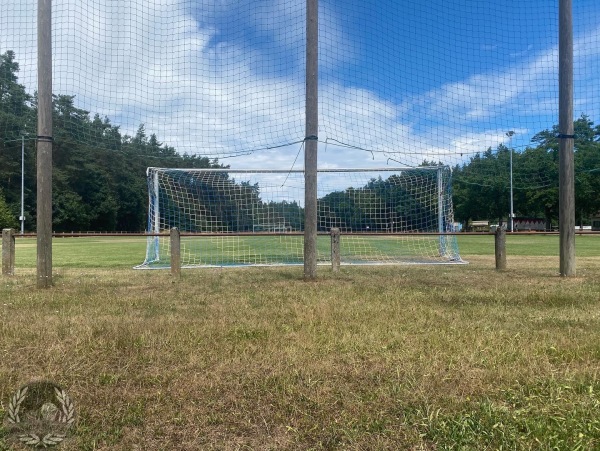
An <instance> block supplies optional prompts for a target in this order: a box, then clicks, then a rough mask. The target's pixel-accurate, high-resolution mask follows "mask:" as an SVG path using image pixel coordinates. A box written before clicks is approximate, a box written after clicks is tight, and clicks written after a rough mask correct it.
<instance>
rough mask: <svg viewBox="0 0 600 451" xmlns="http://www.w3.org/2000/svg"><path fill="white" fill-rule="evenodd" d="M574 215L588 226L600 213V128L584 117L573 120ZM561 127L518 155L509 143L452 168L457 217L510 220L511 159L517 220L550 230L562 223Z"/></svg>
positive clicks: (536, 138) (540, 136)
mask: <svg viewBox="0 0 600 451" xmlns="http://www.w3.org/2000/svg"><path fill="white" fill-rule="evenodd" d="M574 130H575V143H574V160H575V161H574V162H575V212H576V223H577V224H578V225H589V224H590V219H591V217H593V216H594V215H596V214H598V213H599V212H600V126H595V125H594V122H593V121H592V120H591V119H590V118H589V117H588V116H586V115H584V114H582V115H581V116H580V117H579V118H578V119H577V120H575V122H574ZM558 134H559V131H558V126H556V125H555V126H554V127H553V128H552V129H551V130H543V131H541V132H539V133H537V134H536V135H535V136H534V137H533V138H532V140H531V145H529V146H527V147H526V148H525V149H523V150H519V151H515V150H514V149H510V148H508V147H506V146H505V145H500V146H498V148H497V149H495V150H492V149H491V148H488V149H487V150H486V151H484V152H482V153H480V154H476V155H475V156H472V157H470V158H469V160H468V161H466V162H464V163H463V164H462V165H457V166H456V167H454V170H453V199H454V211H455V218H456V219H457V220H458V221H461V222H463V223H467V222H468V221H470V220H490V221H498V222H501V221H503V220H505V221H506V220H507V218H508V216H509V213H510V158H511V153H512V160H513V162H512V169H513V171H512V172H513V175H512V179H513V205H514V213H515V216H517V217H528V218H543V219H544V220H545V222H546V229H548V230H549V229H550V227H551V226H552V225H556V223H557V222H558V211H559V210H558V189H559V188H558V173H559V168H558V148H559V140H558Z"/></svg>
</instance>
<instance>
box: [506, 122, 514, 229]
mask: <svg viewBox="0 0 600 451" xmlns="http://www.w3.org/2000/svg"><path fill="white" fill-rule="evenodd" d="M514 134H515V132H514V131H512V130H511V131H509V132H506V136H508V151H509V152H510V154H509V155H510V220H509V222H510V225H509V229H510V231H511V232H514V231H515V230H514V221H515V213H514V209H513V150H512V145H511V144H512V137H513V135H514Z"/></svg>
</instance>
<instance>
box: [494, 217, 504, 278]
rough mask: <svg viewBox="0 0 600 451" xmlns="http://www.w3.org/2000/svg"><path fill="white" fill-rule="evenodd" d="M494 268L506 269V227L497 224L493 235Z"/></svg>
mask: <svg viewBox="0 0 600 451" xmlns="http://www.w3.org/2000/svg"><path fill="white" fill-rule="evenodd" d="M494 242H495V253H496V269H497V270H503V269H506V228H505V227H504V226H498V228H497V229H496V235H495V240H494Z"/></svg>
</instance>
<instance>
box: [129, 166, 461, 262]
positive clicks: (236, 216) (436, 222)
mask: <svg viewBox="0 0 600 451" xmlns="http://www.w3.org/2000/svg"><path fill="white" fill-rule="evenodd" d="M147 174H148V191H149V207H148V232H149V233H150V234H153V235H154V236H149V237H148V240H147V250H146V259H145V261H144V262H143V263H142V264H141V265H139V266H137V268H168V267H170V248H169V246H170V240H169V237H168V236H167V235H168V231H169V230H170V229H171V228H173V227H176V228H178V229H179V231H180V233H181V250H180V255H181V257H180V258H181V266H182V267H203V266H244V265H293V264H302V263H303V241H304V236H303V229H304V208H303V199H304V173H303V171H272V170H262V171H256V170H230V169H223V170H221V169H166V168H149V169H148V171H147ZM450 190H451V171H450V169H449V168H448V167H444V166H439V167H422V168H395V169H390V168H386V169H375V170H374V169H368V170H367V169H365V170H358V169H353V170H351V169H335V170H320V171H319V172H318V202H317V205H318V234H319V236H318V239H317V261H318V263H319V264H327V263H330V262H331V244H330V243H331V239H330V236H329V234H330V232H331V229H333V228H337V229H339V231H340V234H341V236H340V259H341V263H342V264H399V263H461V262H462V260H461V258H460V255H459V253H458V246H457V243H456V237H455V236H454V235H447V233H448V232H452V231H454V223H453V212H452V200H451V192H450ZM157 234H161V235H157Z"/></svg>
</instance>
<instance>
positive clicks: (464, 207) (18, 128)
mask: <svg viewBox="0 0 600 451" xmlns="http://www.w3.org/2000/svg"><path fill="white" fill-rule="evenodd" d="M18 72H19V65H18V63H17V62H16V60H15V54H14V52H12V51H10V50H9V51H7V52H5V53H4V54H0V130H1V135H0V228H6V227H13V228H18V226H19V222H18V217H19V212H20V204H21V145H22V137H23V136H25V174H24V176H25V190H24V196H25V202H24V209H25V217H26V222H25V227H26V230H34V229H35V219H36V211H35V204H36V200H35V198H36V164H35V159H36V152H35V139H33V137H35V135H36V131H35V127H36V111H37V99H36V96H35V94H34V95H29V94H28V93H27V92H26V90H25V87H24V86H23V85H21V84H19V82H18V76H17V74H18ZM53 122H54V132H53V134H54V141H55V142H54V146H53V181H52V185H53V193H52V201H53V229H54V230H55V231H58V232H61V231H66V232H69V231H82V230H93V231H107V232H108V231H132V232H137V231H142V230H145V229H146V226H147V208H148V190H147V181H146V169H147V167H148V166H161V167H172V168H211V167H212V168H214V167H223V166H222V165H220V164H219V162H218V160H216V159H212V160H211V159H209V158H208V157H203V156H198V155H186V154H184V155H181V154H179V153H178V152H177V150H176V149H175V148H173V147H171V146H169V145H167V144H164V143H161V142H159V141H158V139H157V137H156V135H155V134H149V135H148V132H147V131H146V129H145V127H144V125H143V124H141V125H140V126H139V128H138V129H137V132H136V134H135V135H134V136H129V135H127V134H123V133H122V132H121V131H120V127H119V126H118V125H113V124H112V123H111V122H110V120H109V119H108V118H106V117H105V118H101V117H100V116H99V115H98V114H95V115H93V117H92V116H91V115H90V112H88V111H85V110H83V109H80V108H77V107H76V106H75V96H70V95H55V96H53ZM574 126H575V154H574V157H575V174H576V177H575V197H576V199H575V203H576V208H575V210H576V215H577V218H576V221H577V224H589V222H590V219H591V217H592V216H594V215H595V214H597V213H598V212H600V125H598V126H596V125H594V123H593V121H592V120H591V119H590V118H589V117H588V116H586V115H584V114H582V115H581V117H579V118H578V119H577V120H576V121H574ZM557 135H558V127H557V126H554V127H553V128H552V129H551V130H543V131H541V132H539V133H537V134H536V135H535V136H534V137H533V138H532V140H531V146H528V147H526V148H525V149H523V150H519V151H515V150H514V149H510V148H508V147H506V146H504V145H500V146H498V147H497V149H495V150H492V149H491V148H488V149H487V150H485V151H483V152H481V153H479V154H476V155H474V156H472V157H470V158H469V160H468V161H465V162H463V163H462V164H457V165H456V166H455V167H454V168H453V176H452V179H453V186H452V189H453V193H452V199H453V204H454V218H455V220H456V221H459V222H463V223H465V224H466V223H468V222H469V221H471V220H481V219H484V220H490V221H502V220H503V219H505V218H507V217H508V214H509V205H510V189H509V186H510V180H509V160H510V154H511V152H512V154H513V155H512V157H513V181H514V190H513V191H514V195H513V199H514V212H515V215H516V216H524V217H539V218H544V220H545V221H546V224H547V227H548V228H549V227H550V225H551V224H552V223H555V222H556V221H557V220H558V139H557V138H556V137H557ZM424 165H431V163H427V162H424ZM232 183H234V182H232ZM384 185H385V184H384V183H383V181H382V182H379V185H378V184H377V183H375V184H374V187H375V188H380V187H381V186H384ZM248 188H249V187H246V189H248ZM356 188H357V189H362V188H365V187H356ZM254 189H255V190H256V191H257V192H258V187H256V188H254ZM399 193H400V192H399V191H398V194H397V195H398V196H400V194H399ZM402 196H404V197H406V196H405V194H402ZM336 197H337V198H345V197H347V193H346V194H345V193H342V192H336V193H330V194H329V195H327V196H325V198H324V199H323V200H324V201H325V202H331V201H333V199H334V198H336ZM344 202H345V204H344V205H345V206H341V207H339V208H338V207H335V212H336V213H335V221H334V220H333V219H332V221H333V222H335V223H337V224H344V226H346V225H348V227H350V228H357V227H363V226H364V227H366V225H365V224H366V222H365V221H366V219H365V215H364V214H363V213H361V211H359V210H357V208H356V207H354V206H352V205H351V204H350V202H348V199H346V200H345V201H344ZM406 202H408V201H406ZM271 208H273V209H274V210H278V209H279V210H281V213H280V214H281V215H285V216H290V217H291V216H294V217H295V218H296V217H297V216H298V210H300V209H299V207H298V206H297V205H296V206H295V205H272V206H271ZM332 208H333V207H332ZM386 208H388V207H386ZM284 211H285V212H286V213H285V214H284ZM332 211H333V210H332ZM292 212H293V214H292ZM369 214H371V215H375V216H377V215H379V213H378V212H374V211H371V213H369ZM420 214H421V215H422V216H423V217H425V216H426V215H427V214H429V213H427V212H425V211H424V210H423V211H421V213H420ZM344 215H348V217H346V216H344ZM398 216H399V217H400V216H403V213H402V214H401V213H398ZM236 220H237V216H236ZM293 222H294V225H295V226H296V225H298V226H300V225H301V224H302V219H299V218H296V219H294V221H293ZM363 223H364V224H363Z"/></svg>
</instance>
